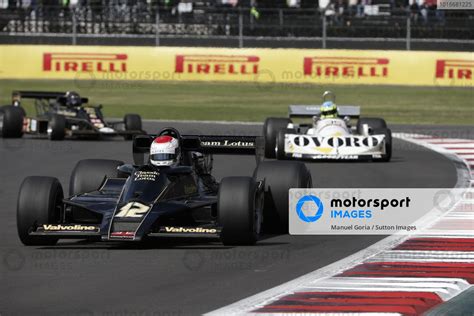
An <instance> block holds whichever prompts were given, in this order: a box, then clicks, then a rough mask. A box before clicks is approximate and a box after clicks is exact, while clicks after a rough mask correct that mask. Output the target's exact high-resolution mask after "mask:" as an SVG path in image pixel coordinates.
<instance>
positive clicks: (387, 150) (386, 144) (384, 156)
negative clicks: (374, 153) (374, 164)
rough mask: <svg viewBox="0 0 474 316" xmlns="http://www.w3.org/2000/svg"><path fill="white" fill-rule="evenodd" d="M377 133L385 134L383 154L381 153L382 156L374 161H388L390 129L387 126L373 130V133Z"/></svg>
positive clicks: (390, 147) (390, 141)
mask: <svg viewBox="0 0 474 316" xmlns="http://www.w3.org/2000/svg"><path fill="white" fill-rule="evenodd" d="M377 134H383V135H385V154H383V155H382V158H380V159H377V160H375V161H380V162H389V161H390V160H391V159H392V131H391V130H390V129H389V128H385V129H382V130H375V131H374V135H377Z"/></svg>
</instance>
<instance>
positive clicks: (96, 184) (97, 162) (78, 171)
mask: <svg viewBox="0 0 474 316" xmlns="http://www.w3.org/2000/svg"><path fill="white" fill-rule="evenodd" d="M120 165H123V161H119V160H108V159H84V160H81V161H79V162H78V163H77V164H76V167H75V168H74V170H73V171H72V174H71V179H70V182H69V194H70V195H77V194H80V193H86V192H92V191H95V190H98V189H99V188H100V185H101V184H102V183H103V182H104V179H105V178H106V177H107V178H119V177H120V173H119V171H118V170H117V167H118V166H120Z"/></svg>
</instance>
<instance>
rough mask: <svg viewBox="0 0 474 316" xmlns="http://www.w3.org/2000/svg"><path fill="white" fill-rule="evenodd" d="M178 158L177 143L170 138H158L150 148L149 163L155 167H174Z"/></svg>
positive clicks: (167, 136)
mask: <svg viewBox="0 0 474 316" xmlns="http://www.w3.org/2000/svg"><path fill="white" fill-rule="evenodd" d="M180 158H181V150H180V147H179V141H178V140H177V139H176V138H174V137H172V136H169V135H165V136H158V137H157V138H155V140H154V141H153V143H152V144H151V146H150V163H151V164H152V165H154V166H156V167H170V166H176V165H178V164H179V162H180Z"/></svg>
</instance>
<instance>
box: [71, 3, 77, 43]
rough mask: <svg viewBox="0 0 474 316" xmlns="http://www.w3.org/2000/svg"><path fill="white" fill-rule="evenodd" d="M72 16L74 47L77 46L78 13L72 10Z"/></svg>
mask: <svg viewBox="0 0 474 316" xmlns="http://www.w3.org/2000/svg"><path fill="white" fill-rule="evenodd" d="M71 15H72V45H76V44H77V20H76V13H75V12H74V9H71Z"/></svg>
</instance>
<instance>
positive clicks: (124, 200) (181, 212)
mask: <svg viewBox="0 0 474 316" xmlns="http://www.w3.org/2000/svg"><path fill="white" fill-rule="evenodd" d="M154 137H155V136H153V135H141V136H137V137H136V138H135V139H134V141H133V153H134V164H133V165H132V164H124V165H122V166H120V167H119V168H118V170H119V173H118V174H119V175H120V176H121V177H119V178H105V179H104V181H103V183H102V185H101V186H100V188H99V189H97V190H95V191H92V192H86V193H82V194H78V195H74V196H72V197H69V198H66V199H64V200H63V203H64V206H63V208H62V215H61V219H60V221H59V222H60V223H62V224H53V225H42V226H40V227H37V228H36V230H34V231H32V232H31V233H30V235H37V236H57V237H60V238H88V237H97V238H98V239H99V238H100V240H102V241H108V240H132V241H140V240H143V239H144V238H146V237H156V236H169V237H219V234H220V231H221V227H220V226H219V223H218V220H217V202H218V190H219V186H218V183H217V182H216V181H215V180H214V178H213V177H212V175H211V170H212V154H249V155H256V157H258V156H260V151H261V150H263V149H259V148H261V147H262V146H261V142H262V141H261V139H260V137H255V136H238V137H233V136H231V137H227V136H195V135H193V136H185V135H183V136H179V137H180V142H181V149H182V157H181V160H182V161H181V163H180V164H179V165H178V166H175V167H162V168H157V167H155V166H153V165H150V164H148V158H147V156H146V155H147V153H148V152H149V147H150V145H151V142H152V141H153V139H154ZM258 187H259V189H258V190H259V191H263V182H258ZM262 194H263V193H262Z"/></svg>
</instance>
